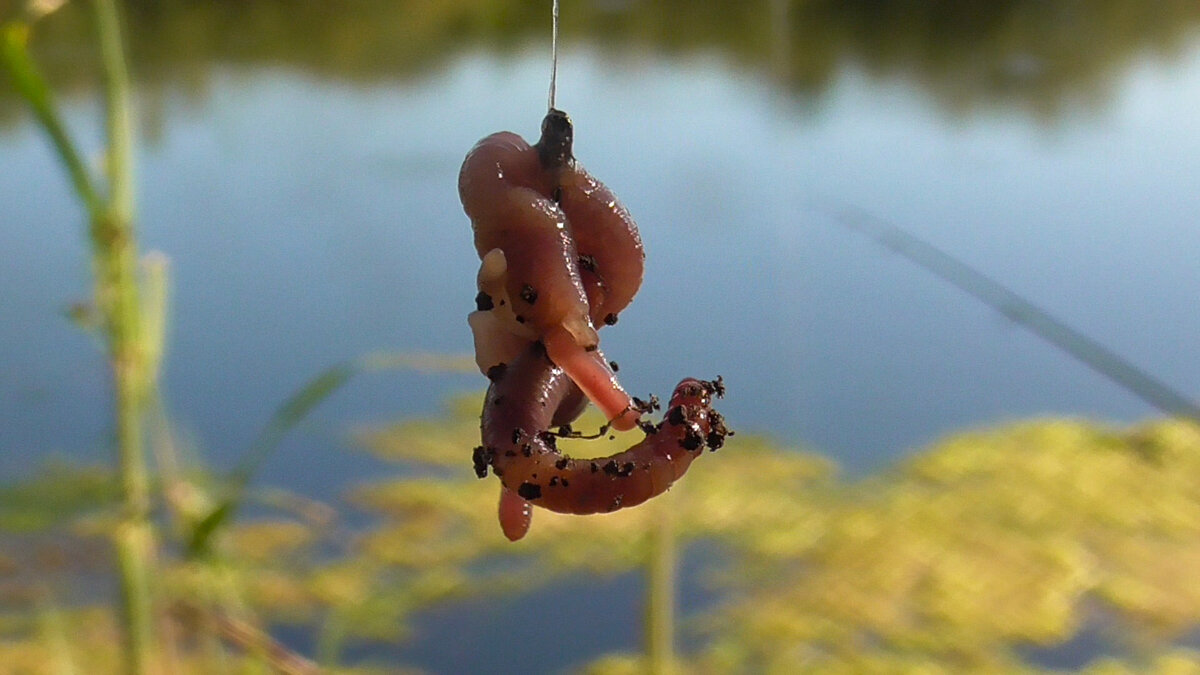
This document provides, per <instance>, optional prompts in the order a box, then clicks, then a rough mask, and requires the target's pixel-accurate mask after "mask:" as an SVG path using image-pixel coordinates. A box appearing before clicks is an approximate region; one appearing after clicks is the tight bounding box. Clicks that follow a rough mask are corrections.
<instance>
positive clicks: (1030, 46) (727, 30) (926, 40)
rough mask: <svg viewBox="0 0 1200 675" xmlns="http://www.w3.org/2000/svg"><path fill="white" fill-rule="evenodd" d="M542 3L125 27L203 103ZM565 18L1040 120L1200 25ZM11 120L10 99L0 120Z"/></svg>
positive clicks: (949, 14)
mask: <svg viewBox="0 0 1200 675" xmlns="http://www.w3.org/2000/svg"><path fill="white" fill-rule="evenodd" d="M545 4H546V3H539V2H528V1H527V0H520V1H517V0H413V1H410V2H403V3H397V2H394V1H393V0H346V1H345V2H340V3H333V2H301V3H297V2H287V1H284V0H257V1H255V2H220V1H205V2H200V1H187V0H133V1H131V2H129V3H127V8H128V11H127V14H128V15H129V21H130V24H131V29H132V30H131V36H132V40H133V56H134V59H133V60H134V63H135V65H136V66H137V68H138V70H139V73H140V75H141V77H142V79H143V81H145V82H147V83H150V84H153V83H156V82H171V83H184V84H185V85H186V86H187V87H188V88H189V89H191V90H193V91H203V85H204V83H205V82H206V80H207V77H208V73H209V69H210V68H211V67H212V66H213V65H216V64H222V65H231V64H232V65H248V66H255V67H261V66H285V67H291V68H298V69H301V70H304V71H305V72H308V73H313V74H317V75H320V76H327V77H334V78H338V79H345V80H362V81H370V80H376V79H384V78H393V77H404V76H411V75H417V74H428V72H429V71H430V69H436V68H438V67H441V66H442V65H444V64H446V63H447V62H448V61H449V60H451V59H452V58H453V56H454V55H455V54H458V53H461V52H463V51H466V50H470V49H486V50H491V51H493V52H496V53H500V54H504V53H511V52H515V51H517V50H519V49H520V48H522V47H524V46H527V45H530V44H535V43H540V42H544V41H545V40H546V39H547V33H548V25H547V24H548V11H546V7H545V6H543V5H545ZM568 9H569V11H565V12H564V13H563V31H564V38H565V39H566V41H567V43H568V44H571V45H576V46H578V45H582V44H591V45H594V46H596V47H598V48H599V49H601V50H604V51H609V52H611V53H612V54H614V55H621V56H622V57H623V58H630V57H629V54H631V53H633V54H637V53H638V52H639V50H645V51H647V52H660V53H664V54H669V55H677V56H686V55H688V54H693V53H697V52H715V53H718V54H720V55H722V56H724V57H726V58H727V59H729V60H730V61H732V62H734V63H736V64H738V65H740V66H741V67H744V68H745V69H747V70H748V71H751V72H761V73H764V74H767V75H768V76H769V77H771V78H773V79H775V80H776V81H779V82H782V83H784V84H785V85H786V87H787V88H788V89H789V90H791V91H793V92H797V93H800V94H804V95H819V94H820V93H821V92H822V91H823V90H824V89H825V87H826V86H827V85H828V83H829V82H831V81H832V80H833V79H834V77H835V76H836V74H837V73H838V72H839V70H840V69H842V68H844V67H847V66H850V65H853V66H856V67H858V68H861V69H863V70H865V71H866V72H868V73H870V74H872V75H874V76H878V77H903V78H906V79H911V80H912V81H914V82H917V83H919V85H920V86H921V87H923V88H924V89H925V90H927V91H928V92H930V94H931V95H932V96H933V97H934V98H935V99H936V100H937V101H939V102H940V103H941V104H942V105H945V106H946V107H948V108H950V109H952V110H955V111H959V112H966V111H969V110H970V109H972V108H975V107H979V106H990V105H994V104H1013V105H1016V106H1018V107H1022V108H1026V109H1028V110H1030V111H1032V112H1034V113H1035V114H1037V115H1039V116H1052V115H1054V114H1055V112H1056V111H1058V110H1059V109H1061V108H1062V107H1063V106H1064V105H1067V104H1073V103H1080V102H1082V103H1095V102H1097V101H1099V100H1101V99H1103V97H1104V94H1105V90H1106V83H1107V81H1108V80H1109V78H1111V77H1112V76H1113V75H1115V74H1118V73H1119V71H1120V69H1121V67H1122V66H1123V65H1125V64H1128V63H1129V62H1131V61H1132V60H1133V59H1135V58H1136V57H1138V56H1139V55H1142V54H1143V53H1146V52H1150V53H1152V54H1157V55H1170V54H1172V53H1175V52H1177V51H1179V50H1180V49H1181V48H1182V47H1183V46H1184V45H1185V43H1186V41H1187V40H1188V38H1189V36H1191V35H1194V34H1195V29H1196V26H1197V23H1198V20H1200V4H1198V3H1196V2H1194V1H1193V0H1162V1H1160V2H1153V3H1146V2H1142V1H1141V0H1090V1H1088V2H1081V1H1069V0H1058V1H1035V0H993V1H987V2H985V1H971V2H955V1H951V0H926V1H924V2H904V1H902V0H806V1H800V0H756V1H751V2H741V1H736V2H735V1H733V0H725V1H721V2H715V1H714V2H705V3H693V2H684V1H682V0H657V1H655V2H611V1H600V0H592V1H591V2H584V1H582V0H580V1H578V2H573V3H570V6H569V8H568ZM38 30H39V35H38V36H37V39H36V40H35V45H36V46H37V47H38V48H39V51H40V52H41V55H42V56H43V57H44V58H43V62H44V63H46V64H47V69H48V70H50V71H51V73H50V74H51V76H52V79H54V80H56V81H57V82H59V83H61V84H62V85H63V86H66V87H67V88H68V89H69V88H71V87H72V86H73V83H75V84H74V86H83V85H82V83H85V82H91V81H95V78H94V73H92V72H88V70H87V69H86V68H85V67H83V66H82V65H81V64H83V63H86V61H87V60H89V59H90V55H85V54H81V53H80V49H81V48H80V47H79V45H81V44H87V43H86V40H84V39H83V37H84V36H85V35H87V34H88V31H89V30H90V28H89V26H88V25H87V22H86V20H85V17H84V16H82V13H81V12H79V11H77V10H72V8H68V9H67V10H64V11H62V12H59V13H58V14H56V15H55V16H53V17H51V18H50V19H48V20H45V21H44V22H43V23H42V25H40V26H39V27H38ZM14 110H15V106H14V104H13V100H12V95H11V93H9V91H8V90H7V88H5V89H0V119H3V118H7V117H11V115H12V114H13V111H14Z"/></svg>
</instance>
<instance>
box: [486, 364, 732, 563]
mask: <svg viewBox="0 0 1200 675" xmlns="http://www.w3.org/2000/svg"><path fill="white" fill-rule="evenodd" d="M723 393H724V386H723V385H722V383H721V380H720V379H719V378H718V379H717V380H715V381H703V380H696V379H690V378H689V379H685V380H683V381H682V382H680V383H679V385H678V386H677V387H676V388H675V392H674V393H673V394H672V396H671V399H670V402H669V403H668V404H667V406H666V413H665V415H664V417H663V420H662V422H660V423H659V424H657V425H652V424H650V423H644V424H643V426H642V430H643V431H644V432H645V434H646V435H645V438H643V439H642V441H640V442H639V443H636V444H634V445H633V446H632V447H630V448H629V449H627V450H625V451H624V452H619V453H617V454H614V455H611V456H609V457H603V458H599V459H574V458H571V457H568V456H566V455H563V454H562V453H561V452H559V450H558V448H557V447H556V436H555V435H554V434H553V433H552V432H550V431H549V430H550V429H551V428H553V427H554V426H555V425H556V424H559V423H561V421H562V420H563V419H564V418H567V417H570V416H571V415H572V414H573V412H567V413H563V412H561V411H563V410H564V408H571V407H572V406H574V405H575V404H574V403H572V401H571V398H572V395H573V384H572V382H571V380H570V378H568V377H567V376H566V374H565V373H564V371H563V369H562V368H560V367H558V366H557V365H555V364H554V363H553V362H552V361H551V360H550V359H548V358H547V356H546V353H545V351H544V350H543V349H541V347H540V344H538V343H535V344H534V345H533V346H531V347H530V348H529V349H527V350H526V351H525V352H523V353H522V354H521V355H520V356H518V357H517V358H516V359H515V360H514V361H513V362H512V363H510V364H508V366H507V367H506V368H504V370H503V372H502V373H500V374H499V376H497V377H495V378H494V379H493V381H492V384H491V386H490V387H489V389H488V393H487V398H486V399H485V401H484V408H483V415H482V422H481V427H482V436H483V445H482V446H480V447H478V448H476V450H475V456H474V461H475V471H476V473H477V474H478V475H479V476H480V477H481V478H482V477H484V476H486V475H487V472H488V469H489V468H490V469H491V470H492V472H493V473H495V474H496V475H497V476H499V477H500V481H501V483H502V484H503V488H502V490H501V495H500V508H499V517H500V525H501V529H502V530H503V531H504V534H505V536H507V537H508V538H509V539H510V540H513V541H515V540H517V539H520V538H521V537H522V536H524V535H525V532H526V531H527V530H528V529H529V523H530V520H531V518H532V509H531V508H530V504H533V505H537V506H541V507H543V508H547V509H550V510H551V511H557V512H559V513H573V514H579V515H583V514H591V513H608V512H611V511H616V510H617V509H620V508H624V507H628V506H635V505H637V504H641V503H642V502H644V501H646V500H648V499H650V498H652V497H655V496H656V495H659V494H661V493H663V492H664V491H666V490H667V488H669V487H670V486H671V484H672V483H674V482H675V481H676V480H677V479H679V478H680V477H681V476H682V475H683V474H684V473H685V472H686V471H687V470H688V467H689V466H690V465H691V463H692V461H693V460H694V459H696V457H698V456H700V454H701V453H702V452H703V451H704V449H705V448H709V449H711V450H716V449H717V448H720V447H721V446H722V445H723V444H724V442H725V437H726V435H727V434H728V433H729V432H728V430H727V429H726V427H725V423H724V420H723V419H722V417H721V415H720V413H718V412H717V411H715V410H713V408H712V400H713V398H714V397H719V396H721V395H722V394H723Z"/></svg>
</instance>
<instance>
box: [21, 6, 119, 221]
mask: <svg viewBox="0 0 1200 675" xmlns="http://www.w3.org/2000/svg"><path fill="white" fill-rule="evenodd" d="M28 42H29V26H28V25H27V24H24V23H18V22H12V23H7V24H4V25H3V26H0V65H2V66H3V68H4V71H5V72H7V73H8V76H9V79H10V80H12V83H13V86H14V87H15V88H16V90H17V93H18V94H20V95H21V97H22V98H24V99H25V101H26V102H27V103H29V106H30V108H32V109H33V114H34V116H35V117H37V120H38V123H39V124H41V126H42V129H43V130H44V131H45V132H46V134H47V135H48V136H50V140H51V142H52V143H53V144H54V149H55V151H56V152H57V153H58V158H59V161H61V162H62V163H63V166H64V167H66V169H67V173H68V174H70V176H71V183H72V185H73V186H74V188H75V192H76V193H77V194H78V195H79V198H80V200H82V201H83V204H84V206H85V207H86V208H87V211H88V215H89V217H91V218H93V219H95V218H98V217H99V216H100V214H101V212H102V211H103V209H104V202H103V200H102V199H101V198H100V196H99V194H98V193H97V192H96V188H95V185H94V184H93V181H92V176H91V174H90V173H89V172H88V170H87V165H86V164H85V163H84V161H83V158H82V156H81V155H80V153H79V150H78V149H77V146H76V145H75V142H74V141H73V140H72V139H71V136H70V134H69V133H67V129H66V126H65V125H64V124H63V122H62V118H61V117H60V116H59V114H58V108H57V107H56V106H55V105H54V99H53V97H52V96H51V94H50V87H49V85H48V84H47V83H46V80H45V78H44V77H42V74H41V72H40V71H39V70H38V68H37V65H36V64H35V63H34V62H33V58H32V57H31V56H30V54H29V49H28V47H27V45H28Z"/></svg>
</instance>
